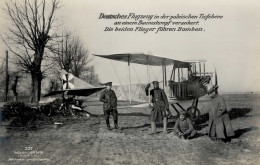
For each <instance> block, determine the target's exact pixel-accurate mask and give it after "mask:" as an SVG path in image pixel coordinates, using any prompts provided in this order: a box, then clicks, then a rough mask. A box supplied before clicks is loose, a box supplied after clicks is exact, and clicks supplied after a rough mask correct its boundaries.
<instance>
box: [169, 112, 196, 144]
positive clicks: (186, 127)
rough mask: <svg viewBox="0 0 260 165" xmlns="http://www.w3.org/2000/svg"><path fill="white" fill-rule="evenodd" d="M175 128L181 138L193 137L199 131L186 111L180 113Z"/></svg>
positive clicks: (176, 133) (175, 132)
mask: <svg viewBox="0 0 260 165" xmlns="http://www.w3.org/2000/svg"><path fill="white" fill-rule="evenodd" d="M173 130H174V134H175V135H176V136H178V137H179V138H181V139H191V138H193V137H194V136H195V134H196V133H197V132H196V130H194V128H193V125H192V121H191V120H190V119H189V118H188V117H187V113H186V112H181V113H180V118H179V119H177V121H176V123H175V125H174V127H173Z"/></svg>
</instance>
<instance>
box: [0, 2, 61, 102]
mask: <svg viewBox="0 0 260 165" xmlns="http://www.w3.org/2000/svg"><path fill="white" fill-rule="evenodd" d="M47 2H48V3H47ZM47 2H46V0H23V1H20V0H19V1H17V0H10V1H8V2H7V3H6V11H7V15H8V17H9V18H10V21H11V25H9V26H8V32H7V33H6V34H5V36H2V39H3V40H4V42H5V43H6V45H7V46H8V47H9V49H10V50H11V51H12V52H13V53H14V54H15V59H16V63H17V64H18V65H19V66H20V67H21V69H23V70H24V71H25V72H27V73H30V74H31V79H32V83H31V102H38V101H39V100H40V95H41V81H42V78H43V71H42V62H43V59H44V58H45V57H44V55H45V51H46V50H45V49H46V47H47V46H48V44H49V41H51V39H53V38H54V37H55V36H54V35H51V29H52V27H53V26H55V25H54V22H55V20H56V19H55V13H56V11H57V9H58V5H59V0H51V1H47Z"/></svg>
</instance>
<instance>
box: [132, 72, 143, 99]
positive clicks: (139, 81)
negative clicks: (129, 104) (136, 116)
mask: <svg viewBox="0 0 260 165" xmlns="http://www.w3.org/2000/svg"><path fill="white" fill-rule="evenodd" d="M133 68H134V67H133ZM134 72H135V74H136V76H137V78H138V83H137V85H138V84H140V83H141V80H140V78H139V76H138V75H137V72H136V70H135V68H134ZM137 89H138V88H137V87H136V89H135V91H134V95H133V98H135V95H136V93H137Z"/></svg>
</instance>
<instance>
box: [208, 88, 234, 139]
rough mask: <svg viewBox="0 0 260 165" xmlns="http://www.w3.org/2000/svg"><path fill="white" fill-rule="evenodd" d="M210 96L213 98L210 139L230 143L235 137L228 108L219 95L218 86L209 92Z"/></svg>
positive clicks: (210, 116) (210, 115)
mask: <svg viewBox="0 0 260 165" xmlns="http://www.w3.org/2000/svg"><path fill="white" fill-rule="evenodd" d="M208 95H209V96H210V97H211V98H212V100H211V107H210V110H209V132H208V134H209V137H210V138H211V139H212V140H223V141H224V142H230V141H231V137H232V136H234V135H235V133H234V131H233V128H232V125H231V122H230V118H229V115H228V113H227V106H226V103H225V100H224V98H223V97H221V96H219V95H218V86H213V87H212V88H210V89H209V90H208Z"/></svg>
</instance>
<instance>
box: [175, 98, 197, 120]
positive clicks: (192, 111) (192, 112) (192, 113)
mask: <svg viewBox="0 0 260 165" xmlns="http://www.w3.org/2000/svg"><path fill="white" fill-rule="evenodd" d="M198 100H199V99H194V100H193V102H192V105H191V106H190V107H189V108H188V109H187V110H186V109H184V108H183V107H182V106H181V105H180V104H179V103H176V105H177V106H178V107H179V108H180V109H181V110H182V111H184V112H186V113H187V114H188V115H189V116H190V119H191V120H192V121H193V122H194V121H196V120H197V119H198V118H199V117H200V110H199V109H198V107H197V106H198ZM171 106H172V107H173V109H174V110H175V111H176V112H177V116H180V112H179V110H178V109H177V107H176V106H175V105H174V104H171Z"/></svg>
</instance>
